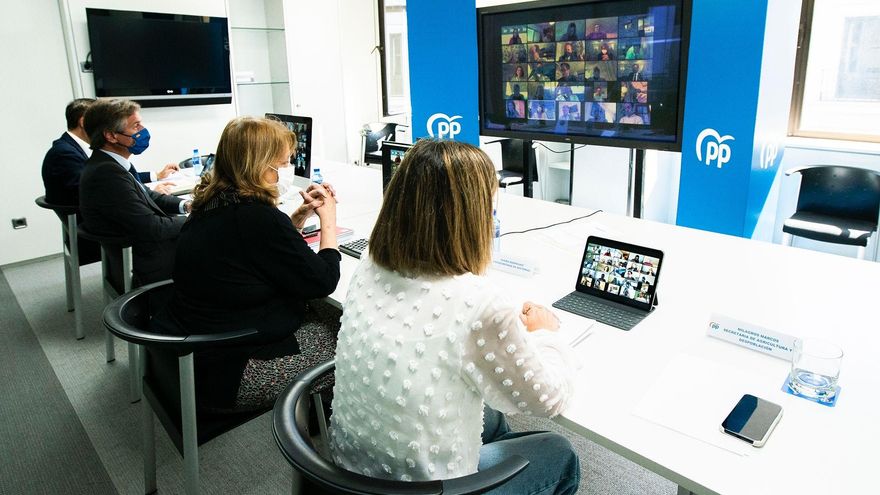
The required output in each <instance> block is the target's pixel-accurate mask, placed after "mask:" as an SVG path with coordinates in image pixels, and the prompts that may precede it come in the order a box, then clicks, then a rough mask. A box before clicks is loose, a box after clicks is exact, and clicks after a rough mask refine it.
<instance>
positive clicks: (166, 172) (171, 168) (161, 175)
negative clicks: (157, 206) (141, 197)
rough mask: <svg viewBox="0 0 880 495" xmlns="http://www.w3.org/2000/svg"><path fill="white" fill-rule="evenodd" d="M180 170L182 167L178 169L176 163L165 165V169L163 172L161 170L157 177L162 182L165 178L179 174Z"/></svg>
mask: <svg viewBox="0 0 880 495" xmlns="http://www.w3.org/2000/svg"><path fill="white" fill-rule="evenodd" d="M178 170H180V167H178V166H177V164H176V163H169V164H167V165H165V167H164V168H162V170H160V171H159V172H158V173H156V177H157V178H158V179H160V180H161V179H164V178H165V177H168V176H169V175H171V174H173V173H174V172H177V171H178ZM157 190H158V188H157ZM163 194H166V193H163Z"/></svg>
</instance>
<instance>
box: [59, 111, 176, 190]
mask: <svg viewBox="0 0 880 495" xmlns="http://www.w3.org/2000/svg"><path fill="white" fill-rule="evenodd" d="M94 101H95V100H93V99H91V98H77V99H76V100H73V101H72V102H70V103H68V104H67V108H65V109H64V117H65V119H66V120H67V131H66V132H65V133H64V134H62V135H61V137H59V138H58V139H56V140H55V141H53V142H52V147H51V148H49V151H47V152H46V156H45V157H44V158H43V169H42V174H43V186H44V187H45V189H46V202H48V203H51V204H57V205H65V206H77V205H79V179H80V175H82V171H83V167H85V166H86V160H88V159H89V155H91V153H92V152H91V150H90V149H89V136H88V134H87V133H86V131H85V129H84V128H83V116H84V115H85V113H86V110H87V109H88V108H89V106H90V105H91V104H92V103H93V102H94ZM178 169H179V167H178V166H177V164H174V163H169V164H167V165H165V167H164V168H163V169H162V170H160V171H159V172H158V173H155V172H138V171H137V170H136V169H135V168H134V166H132V167H131V168H130V169H129V172H131V174H132V175H133V176H135V177H136V178H137V179H138V181H140V182H153V181H155V180H156V179H164V178H165V177H168V175H170V174H171V173H172V172H174V171H176V170H178ZM154 176H155V177H154ZM173 185H174V184H172V183H163V184H159V185H158V186H156V190H157V191H159V192H161V193H167V192H168V191H170V190H171V186H173Z"/></svg>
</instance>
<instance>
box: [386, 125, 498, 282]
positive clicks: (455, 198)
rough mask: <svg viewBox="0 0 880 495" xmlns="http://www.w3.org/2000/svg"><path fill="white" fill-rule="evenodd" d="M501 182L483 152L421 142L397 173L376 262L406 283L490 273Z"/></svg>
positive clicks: (390, 188) (465, 146)
mask: <svg viewBox="0 0 880 495" xmlns="http://www.w3.org/2000/svg"><path fill="white" fill-rule="evenodd" d="M497 189H498V179H497V177H496V175H495V167H494V165H493V164H492V161H491V160H490V159H489V157H488V156H486V154H485V153H484V152H483V151H481V150H480V149H479V148H477V147H474V146H471V145H469V144H465V143H459V142H455V141H438V140H421V141H419V142H418V143H416V145H415V146H413V147H412V149H410V150H409V151H408V152H407V153H406V155H405V156H404V158H403V162H402V163H401V164H400V167H399V168H398V169H397V171H396V172H395V173H394V176H393V177H392V178H391V181H390V182H389V184H388V188H387V189H386V190H385V198H384V201H383V202H382V209H381V210H380V211H379V217H378V219H377V220H376V225H375V227H374V228H373V232H372V234H371V235H370V251H369V252H370V257H371V258H372V259H373V261H374V262H375V263H376V264H377V265H379V266H381V267H383V268H386V269H388V270H393V271H397V272H399V273H401V274H404V275H406V276H413V277H415V276H451V275H461V274H464V273H476V274H480V273H483V272H484V271H485V270H486V268H487V267H488V266H489V263H490V262H491V261H492V236H493V225H492V195H493V194H494V193H495V191H496V190H497Z"/></svg>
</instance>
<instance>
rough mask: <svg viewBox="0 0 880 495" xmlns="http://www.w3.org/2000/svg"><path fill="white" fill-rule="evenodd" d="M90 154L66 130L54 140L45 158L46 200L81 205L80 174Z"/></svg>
mask: <svg viewBox="0 0 880 495" xmlns="http://www.w3.org/2000/svg"><path fill="white" fill-rule="evenodd" d="M88 159H89V155H87V154H86V152H85V151H83V149H82V147H80V145H79V144H78V143H77V142H76V141H75V140H74V139H73V138H72V137H70V135H69V134H67V133H66V132H65V133H64V134H62V135H61V137H60V138H58V139H56V140H55V141H52V147H51V148H49V151H47V152H46V156H45V158H43V186H44V187H45V188H46V202H48V203H52V204H56V205H65V206H76V205H79V176H80V174H82V170H83V167H85V165H86V160H88Z"/></svg>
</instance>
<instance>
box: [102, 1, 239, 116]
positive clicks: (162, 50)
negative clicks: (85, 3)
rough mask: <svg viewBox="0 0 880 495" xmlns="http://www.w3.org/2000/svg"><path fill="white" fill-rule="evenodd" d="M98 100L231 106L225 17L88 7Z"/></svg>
mask: <svg viewBox="0 0 880 495" xmlns="http://www.w3.org/2000/svg"><path fill="white" fill-rule="evenodd" d="M86 22H87V23H88V31H89V44H90V47H91V48H90V49H91V64H92V71H93V76H94V81H95V96H97V97H99V98H116V97H124V98H130V99H132V100H135V101H137V102H138V103H140V104H141V105H142V106H145V107H146V106H178V105H207V104H222V103H231V102H232V82H231V81H232V79H231V77H230V69H229V30H228V28H227V22H226V18H225V17H208V16H195V15H180V14H159V13H154V12H132V11H125V10H108V9H86Z"/></svg>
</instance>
